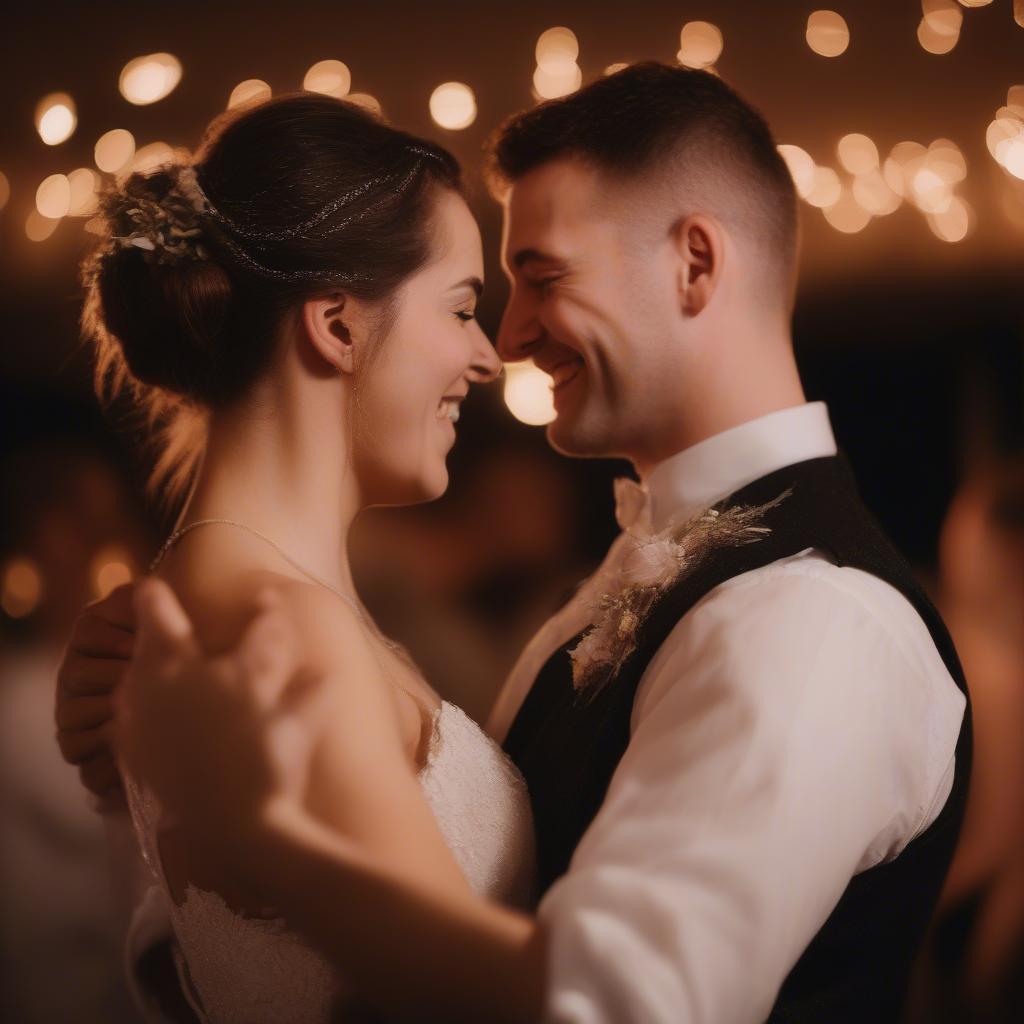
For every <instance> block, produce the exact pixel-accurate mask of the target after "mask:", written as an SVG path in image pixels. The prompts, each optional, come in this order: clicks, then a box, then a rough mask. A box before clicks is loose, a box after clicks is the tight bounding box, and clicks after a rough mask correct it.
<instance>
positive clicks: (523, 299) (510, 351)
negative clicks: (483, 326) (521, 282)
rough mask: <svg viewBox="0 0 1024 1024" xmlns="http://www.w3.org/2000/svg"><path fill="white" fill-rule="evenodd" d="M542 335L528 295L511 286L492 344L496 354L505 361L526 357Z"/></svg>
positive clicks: (534, 348)
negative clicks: (496, 334) (494, 340)
mask: <svg viewBox="0 0 1024 1024" xmlns="http://www.w3.org/2000/svg"><path fill="white" fill-rule="evenodd" d="M542 336H543V331H542V330H541V327H540V323H539V322H538V320H537V317H536V310H535V309H534V308H533V304H532V303H531V301H530V298H529V296H527V295H525V294H524V292H523V289H520V288H515V287H513V289H512V291H511V293H510V294H509V299H508V305H507V306H506V307H505V313H504V315H503V316H502V318H501V325H500V326H499V327H498V338H497V341H496V342H495V345H494V347H495V349H496V350H497V352H498V355H499V356H501V359H502V361H503V362H506V363H516V362H520V361H521V360H523V359H528V358H529V357H530V356H531V355H532V354H533V353H534V351H536V349H537V346H538V343H539V341H540V339H541V337H542Z"/></svg>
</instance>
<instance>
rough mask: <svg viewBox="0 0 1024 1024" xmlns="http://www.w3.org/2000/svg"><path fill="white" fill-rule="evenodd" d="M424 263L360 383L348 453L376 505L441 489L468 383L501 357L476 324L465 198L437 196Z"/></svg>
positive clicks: (475, 246) (486, 374)
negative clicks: (353, 435) (353, 438)
mask: <svg viewBox="0 0 1024 1024" xmlns="http://www.w3.org/2000/svg"><path fill="white" fill-rule="evenodd" d="M432 246H433V253H432V258H431V260H430V261H429V262H428V263H427V265H426V266H424V267H423V268H422V269H421V270H419V271H418V272H417V273H416V274H414V275H413V276H412V277H411V278H409V279H408V280H407V281H406V282H405V283H404V284H403V285H402V286H401V288H400V289H399V290H398V293H397V294H396V295H395V296H394V302H395V311H394V313H393V321H392V324H391V326H390V329H389V330H388V331H387V333H386V336H385V337H383V338H380V339H379V341H378V344H379V345H380V346H381V348H380V351H379V353H377V354H376V355H375V356H374V358H373V359H372V363H371V365H370V366H369V367H368V369H367V373H366V375H365V379H364V380H363V381H362V383H361V385H360V387H361V395H360V397H359V400H358V407H357V413H356V416H357V420H358V428H357V441H356V446H355V447H356V451H355V455H356V458H357V460H358V467H357V468H358V472H359V476H360V480H361V483H362V486H363V490H364V494H365V496H366V498H367V499H368V502H369V503H370V504H374V505H408V504H415V503H416V502H421V501H429V500H431V499H433V498H437V497H439V496H440V495H441V494H443V493H444V490H445V488H446V487H447V486H448V469H447V466H446V465H445V459H446V457H447V455H448V452H449V451H450V450H451V448H452V446H453V445H454V444H455V431H456V421H457V420H458V415H459V409H460V405H461V403H462V401H463V399H464V398H465V397H466V394H467V392H468V390H469V388H470V385H472V384H475V383H480V382H483V381H488V380H492V379H493V378H494V377H495V376H496V375H497V374H498V373H499V371H500V370H501V362H500V360H499V359H498V357H497V355H496V354H495V352H494V348H493V347H492V345H491V343H490V341H489V339H488V338H487V336H486V335H485V334H484V332H483V331H482V330H481V329H480V325H479V324H478V323H477V321H476V305H477V301H478V299H479V296H480V291H481V289H482V287H483V250H482V246H481V242H480V230H479V228H478V227H477V224H476V221H475V220H474V219H473V215H472V214H471V213H470V211H469V207H468V206H467V205H466V203H465V201H464V200H463V199H462V198H461V197H460V196H458V195H456V194H455V193H453V192H449V191H444V192H443V193H442V194H441V195H440V196H439V198H438V200H437V206H436V211H435V217H434V226H433V243H432Z"/></svg>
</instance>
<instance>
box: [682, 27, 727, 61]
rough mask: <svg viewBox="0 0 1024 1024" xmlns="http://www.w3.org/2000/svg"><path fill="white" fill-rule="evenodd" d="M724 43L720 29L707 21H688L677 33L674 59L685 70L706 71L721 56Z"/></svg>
mask: <svg viewBox="0 0 1024 1024" xmlns="http://www.w3.org/2000/svg"><path fill="white" fill-rule="evenodd" d="M724 45H725V41H724V39H723V37H722V32H721V29H719V28H718V26H717V25H712V24H711V22H709V21H690V22H687V23H686V24H685V25H684V26H683V30H682V31H681V32H680V33H679V52H678V53H677V54H676V59H677V60H678V61H679V63H680V64H682V65H683V66H684V67H687V68H697V69H702V70H708V69H711V68H713V67H714V65H715V62H716V61H717V60H718V58H719V57H721V56H722V48H723V47H724Z"/></svg>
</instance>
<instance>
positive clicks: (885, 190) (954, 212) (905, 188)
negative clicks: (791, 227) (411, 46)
mask: <svg viewBox="0 0 1024 1024" xmlns="http://www.w3.org/2000/svg"><path fill="white" fill-rule="evenodd" d="M990 3H991V0H921V11H922V17H921V22H920V24H919V26H918V38H919V41H920V42H921V45H922V46H923V47H924V49H926V50H927V51H928V52H931V53H935V54H941V53H948V52H950V51H951V50H952V49H953V48H954V47H955V46H956V43H957V41H958V39H959V36H960V31H961V28H962V23H963V18H964V14H963V9H964V8H968V9H969V8H975V7H984V6H988V5H989V4H990ZM1013 8H1014V17H1015V20H1016V21H1017V22H1018V23H1019V24H1021V25H1024V0H1014V4H1013ZM806 38H807V43H808V46H809V47H810V48H811V49H812V50H813V51H814V52H815V53H818V54H819V55H821V56H826V57H836V56H839V55H840V54H842V53H844V52H845V51H846V50H847V48H848V47H849V42H850V33H849V27H848V25H847V23H846V21H845V19H844V18H843V17H842V15H840V14H838V13H837V12H835V11H830V10H818V11H814V12H813V13H812V14H811V15H810V16H809V17H808V21H807V30H806ZM723 46H724V41H723V36H722V32H721V30H720V29H719V28H718V27H717V26H715V25H713V24H712V23H710V22H704V21H694V22H687V23H686V24H685V25H684V26H683V28H682V31H681V32H680V48H679V52H678V54H677V57H678V59H679V62H680V63H681V64H683V65H685V66H687V67H693V68H705V69H708V70H711V71H715V67H714V65H715V62H716V61H717V60H718V59H719V57H720V56H721V53H722V50H723ZM579 53H580V48H579V42H578V40H577V38H576V35H575V34H574V33H573V32H572V30H571V29H568V28H565V27H557V28H551V29H548V30H547V31H546V32H544V33H542V34H541V36H540V37H539V39H538V41H537V45H536V58H537V67H536V71H535V73H534V89H535V93H536V96H537V97H538V98H540V99H547V98H554V97H558V96H565V95H568V94H570V93H572V92H573V91H575V90H576V89H578V88H579V87H580V84H581V82H582V72H581V70H580V67H579V63H578V58H579ZM628 66H629V65H628V63H626V62H617V63H614V64H610V65H608V66H607V67H606V68H605V69H604V74H606V75H609V74H614V73H616V72H618V71H620V70H622V69H624V68H626V67H628ZM181 76H182V67H181V63H180V61H179V60H178V59H177V58H176V57H174V56H173V55H171V54H167V53H157V54H150V55H148V56H145V57H139V58H136V59H135V60H133V61H130V62H129V63H128V64H126V65H125V67H124V68H123V69H122V71H121V74H120V78H119V87H120V90H121V93H122V95H123V96H124V97H125V99H127V100H128V101H129V102H131V103H134V104H136V105H145V104H150V103H155V102H157V101H158V100H160V99H163V98H164V97H166V96H167V95H169V94H170V93H171V92H172V91H173V90H174V89H175V88H176V86H177V85H178V83H179V82H180V80H181ZM351 83H352V76H351V72H350V71H349V69H348V67H347V66H346V65H345V64H344V63H342V62H341V61H339V60H322V61H319V62H317V63H315V64H313V65H312V66H311V67H310V68H309V69H308V70H307V72H306V74H305V76H304V78H303V88H305V89H307V90H310V91H315V92H322V93H325V94H327V95H332V96H337V97H343V96H345V97H347V98H348V99H349V100H350V101H351V102H354V103H357V104H360V105H361V106H364V107H365V108H366V109H368V110H371V111H372V112H373V113H374V114H376V115H378V116H379V115H380V114H381V105H380V102H379V101H378V100H377V99H376V98H375V97H374V96H371V95H369V94H368V93H353V94H350V93H349V89H350V88H351ZM271 94H272V93H271V88H270V86H269V84H268V83H266V82H265V81H263V80H262V79H247V80H245V81H243V82H240V83H239V84H238V85H237V86H235V88H234V89H233V90H232V92H231V94H230V97H229V100H228V106H229V107H235V106H239V105H242V104H247V103H254V102H261V101H263V100H265V99H267V98H269V97H270V96H271ZM429 108H430V113H431V116H432V118H433V120H434V121H435V123H436V124H438V125H439V126H441V127H443V128H446V129H448V130H452V131H458V130H461V129H463V128H466V127H468V126H469V125H471V124H472V123H473V122H474V121H475V119H476V116H477V108H476V101H475V97H474V94H473V91H472V90H471V89H470V88H469V87H468V86H466V85H464V84H463V83H460V82H446V83H443V84H442V85H440V86H438V87H437V88H436V89H435V90H434V92H433V93H432V95H431V97H430V101H429ZM76 126H77V112H76V109H75V103H74V101H73V99H72V98H71V96H70V95H68V94H67V93H51V94H49V95H48V96H46V97H44V98H43V99H42V100H41V101H40V102H39V104H38V105H37V107H36V128H37V131H38V132H39V135H40V138H41V139H42V140H43V141H44V142H45V143H46V144H47V145H59V144H60V143H61V142H63V141H65V140H66V139H68V138H70V136H71V135H72V134H73V133H74V131H75V128H76ZM986 144H987V147H988V149H989V152H990V153H991V155H992V157H993V159H995V160H996V162H997V163H998V164H999V165H1000V167H1001V168H1002V169H1003V170H1004V171H1006V173H1007V174H1008V175H1010V176H1011V177H1013V178H1015V179H1018V180H1024V86H1021V85H1017V86H1013V87H1011V89H1010V90H1009V93H1008V95H1007V102H1006V105H1005V106H1003V107H1001V108H999V110H998V111H997V112H996V115H995V118H994V119H993V121H992V122H991V123H990V124H989V126H988V130H987V132H986ZM779 152H780V154H782V156H783V157H784V159H785V160H786V163H787V165H788V166H789V169H790V172H791V174H792V177H793V180H794V183H795V185H796V190H797V192H798V194H799V195H800V197H801V198H802V199H803V200H804V201H805V202H807V203H808V204H809V205H812V206H816V207H818V208H819V209H821V210H822V212H823V215H824V216H825V217H826V219H827V220H828V222H829V223H830V224H832V225H833V226H834V227H836V229H837V230H840V231H847V232H853V231H859V230H861V229H862V228H863V227H864V226H866V224H867V223H868V222H870V220H871V219H872V218H874V217H881V216H886V215H888V214H890V213H892V212H893V211H895V210H896V209H897V208H898V207H899V206H900V205H901V203H902V202H903V201H904V200H905V201H907V202H909V203H911V204H912V205H914V206H916V207H917V208H918V209H919V210H920V211H921V212H922V213H923V214H925V216H926V218H928V220H929V224H930V225H931V226H932V228H933V230H935V231H936V234H938V235H939V237H942V238H945V239H947V240H958V239H959V238H961V237H965V235H966V234H967V232H968V231H969V229H970V225H971V223H972V216H971V211H970V208H969V207H968V206H967V204H966V202H965V201H964V200H963V198H962V197H960V196H957V195H956V194H955V186H956V184H957V183H958V182H960V181H962V180H963V178H964V176H965V174H966V164H965V161H964V158H963V154H962V153H961V152H960V150H959V148H958V147H957V146H956V145H955V143H952V142H949V141H948V140H937V141H936V142H934V143H932V145H931V146H929V147H924V146H921V145H920V144H918V143H909V142H907V143H900V144H898V145H897V146H894V147H893V150H892V152H891V153H890V155H889V156H888V157H887V158H886V159H885V160H884V161H883V160H882V159H881V158H880V156H879V153H878V149H877V147H876V146H875V144H874V143H873V142H872V140H871V139H869V138H868V137H867V136H864V135H860V134H857V133H854V134H850V135H846V136H843V138H842V139H840V140H839V144H838V146H837V156H838V160H839V164H840V166H841V168H842V169H843V170H844V171H845V172H846V173H848V174H849V175H850V176H851V180H850V181H847V182H845V183H844V181H843V180H841V178H840V175H839V173H837V171H836V169H834V168H832V167H829V166H827V165H821V166H819V165H818V164H817V163H816V162H815V161H814V160H813V158H812V157H811V156H810V154H809V153H807V152H806V151H805V150H803V149H801V148H800V147H798V146H793V145H780V146H779ZM184 153H185V151H184V150H177V151H176V150H174V149H172V147H171V146H170V145H168V144H167V143H164V142H155V143H151V144H149V145H148V146H145V147H143V148H142V149H140V150H138V151H136V145H135V140H134V138H133V136H132V135H131V133H130V132H128V131H126V130H125V129H113V130H112V131H108V132H106V133H105V134H104V135H102V136H101V137H100V138H99V139H98V140H97V142H96V145H95V149H94V156H95V163H96V167H97V168H98V169H99V170H100V171H103V172H105V173H107V174H113V175H116V176H117V177H119V178H121V177H124V176H125V175H127V174H128V173H131V172H133V171H140V172H143V173H148V172H150V171H152V170H154V169H156V168H158V167H160V166H162V165H164V164H166V163H167V162H169V161H171V160H174V159H176V158H178V157H180V156H182V155H183V154H184ZM100 183H101V179H100V177H99V176H98V175H97V174H96V172H94V171H93V170H92V169H91V168H87V167H80V168H77V169H75V170H74V171H71V172H70V173H69V174H67V175H63V174H53V175H50V176H49V177H48V178H46V179H45V180H44V181H43V182H42V183H41V184H40V185H39V187H38V188H37V190H36V203H35V209H34V210H32V211H31V213H30V214H29V216H28V219H27V221H26V224H25V231H26V234H27V236H28V237H29V238H30V239H32V240H34V241H42V240H44V239H46V238H48V237H50V235H52V234H53V232H54V231H55V230H56V227H57V224H58V223H59V222H60V220H61V219H63V218H64V217H67V216H74V217H89V216H91V215H92V214H94V213H95V212H96V208H97V193H98V189H99V186H100ZM9 195H10V185H9V182H8V181H7V179H6V178H5V177H4V176H3V174H0V209H3V207H4V206H5V205H6V203H7V201H8V198H9ZM1014 210H1015V214H1014V217H1015V218H1016V210H1017V207H1016V206H1015V207H1014ZM513 372H516V371H513ZM522 379H523V380H525V379H526V378H522ZM536 379H537V378H533V380H534V381H536ZM517 386H519V385H517ZM522 386H523V387H524V388H525V387H526V385H522ZM513 390H515V389H513Z"/></svg>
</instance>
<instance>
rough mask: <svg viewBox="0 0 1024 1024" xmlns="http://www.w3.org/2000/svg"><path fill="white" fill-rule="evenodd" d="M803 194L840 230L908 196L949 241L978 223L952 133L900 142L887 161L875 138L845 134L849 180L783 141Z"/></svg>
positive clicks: (853, 228) (840, 148) (862, 223)
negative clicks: (959, 189) (961, 191)
mask: <svg viewBox="0 0 1024 1024" xmlns="http://www.w3.org/2000/svg"><path fill="white" fill-rule="evenodd" d="M778 149H779V154H780V155H781V156H782V158H783V159H784V160H785V161H786V165H787V167H788V168H789V172H790V175H791V176H792V178H793V183H794V186H795V188H796V191H797V194H798V195H799V196H800V198H801V199H803V200H804V202H806V203H807V204H808V205H810V206H815V207H817V208H818V209H820V210H821V211H822V214H823V216H824V217H825V219H826V220H827V221H828V223H829V224H830V225H831V226H832V227H834V228H835V229H836V230H837V231H841V232H844V233H846V234H854V233H856V232H858V231H861V230H863V229H864V228H865V227H867V225H868V224H869V223H870V222H871V220H872V219H873V218H875V217H886V216H888V215H889V214H891V213H894V212H895V211H896V210H897V209H899V207H900V206H901V205H902V203H903V202H904V201H907V202H909V203H911V204H912V205H913V206H916V207H917V209H918V210H920V211H921V213H923V214H924V215H925V218H926V220H927V222H928V225H929V227H931V229H932V231H933V232H934V233H935V234H936V235H937V236H938V237H939V238H941V239H942V240H943V241H947V242H958V241H960V240H961V239H963V238H965V237H966V236H967V234H968V232H969V231H970V229H971V227H972V226H973V212H972V211H971V209H970V207H969V206H968V205H967V202H966V201H965V200H964V199H963V197H961V196H958V195H957V194H956V186H957V185H958V184H959V183H960V182H962V181H963V180H964V178H965V177H966V175H967V162H966V160H965V159H964V155H963V153H962V152H961V151H960V148H959V146H957V144H956V143H955V142H953V141H951V140H950V139H936V140H935V141H934V142H933V143H932V144H931V145H930V146H923V145H921V144H920V143H919V142H900V143H897V144H896V145H895V146H893V148H892V150H891V152H890V153H889V156H888V157H886V159H885V161H884V163H883V162H882V160H881V157H880V155H879V152H878V147H877V146H876V145H875V143H874V141H873V140H872V139H870V138H869V137H868V136H866V135H862V134H860V133H851V134H849V135H844V136H843V137H842V138H841V139H840V140H839V142H838V144H837V145H836V155H837V157H838V159H839V163H840V165H841V167H842V168H843V169H844V170H845V171H846V172H848V173H849V174H850V175H851V176H852V181H850V182H846V183H844V182H843V181H842V179H841V178H840V177H839V174H838V173H837V172H836V170H835V169H834V168H832V167H828V166H826V165H818V164H816V163H815V161H814V159H813V158H812V157H811V155H810V154H809V153H808V152H807V151H806V150H804V149H801V148H800V147H799V146H794V145H790V144H783V145H780V146H779V147H778Z"/></svg>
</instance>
